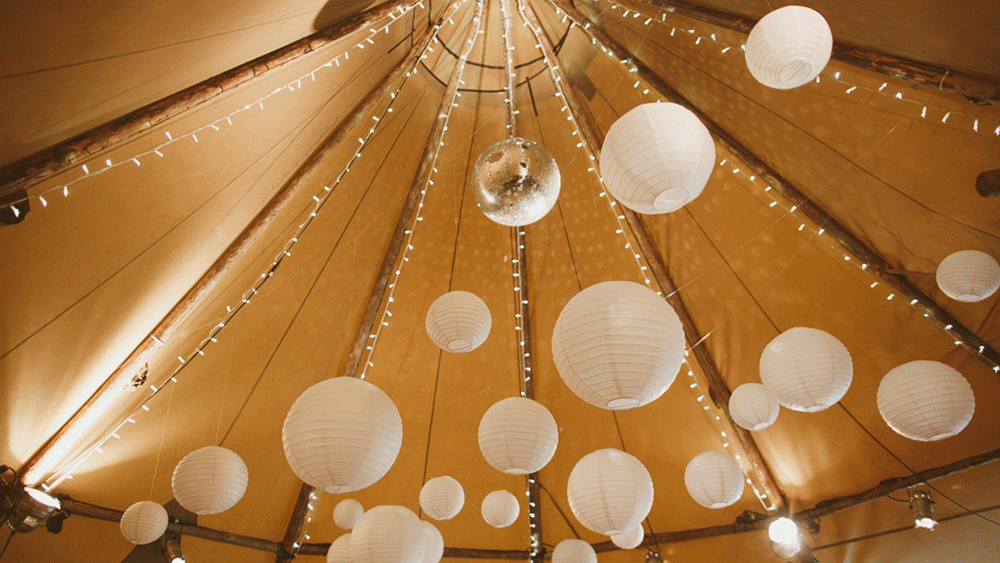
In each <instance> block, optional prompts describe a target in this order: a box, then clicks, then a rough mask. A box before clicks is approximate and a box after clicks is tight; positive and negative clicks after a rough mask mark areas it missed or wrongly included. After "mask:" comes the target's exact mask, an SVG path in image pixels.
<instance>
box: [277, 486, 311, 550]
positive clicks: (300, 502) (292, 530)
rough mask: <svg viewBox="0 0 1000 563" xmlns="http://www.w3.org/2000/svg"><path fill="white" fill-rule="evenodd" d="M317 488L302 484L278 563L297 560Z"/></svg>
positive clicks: (282, 542)
mask: <svg viewBox="0 0 1000 563" xmlns="http://www.w3.org/2000/svg"><path fill="white" fill-rule="evenodd" d="M315 492H316V487H313V486H312V485H307V484H306V483H302V487H301V488H300V489H299V496H298V498H297V499H295V507H294V508H292V516H291V518H289V520H288V528H286V529H285V537H284V538H283V539H282V540H281V551H279V552H278V557H277V559H276V561H277V563H288V562H289V561H291V560H292V559H295V555H296V553H298V547H299V546H298V545H297V544H298V541H299V536H300V535H301V534H302V528H304V527H305V524H306V515H307V514H309V503H310V502H311V501H312V497H313V494H314V493H315Z"/></svg>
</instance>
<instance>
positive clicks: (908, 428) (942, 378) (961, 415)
mask: <svg viewBox="0 0 1000 563" xmlns="http://www.w3.org/2000/svg"><path fill="white" fill-rule="evenodd" d="M877 400H878V411H879V412H880V413H882V418H883V419H885V422H886V424H888V425H889V427H890V428H892V429H893V430H895V431H896V432H898V433H900V434H902V435H903V436H906V437H907V438H909V439H911V440H920V441H921V442H933V441H935V440H943V439H944V438H950V437H951V436H954V435H955V434H958V433H959V432H961V431H962V429H964V428H965V426H966V425H967V424H969V421H970V420H972V414H973V412H974V411H975V410H976V398H975V397H974V396H973V394H972V387H970V386H969V382H968V381H966V380H965V377H963V376H962V374H961V373H959V372H958V371H956V370H955V369H954V368H952V367H951V366H948V365H945V364H942V363H941V362H932V361H926V360H918V361H915V362H908V363H905V364H903V365H901V366H899V367H896V368H894V369H892V370H891V371H890V372H889V373H887V374H886V376H885V377H884V378H882V383H880V384H879V386H878V399H877Z"/></svg>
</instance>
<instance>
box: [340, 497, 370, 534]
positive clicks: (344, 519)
mask: <svg viewBox="0 0 1000 563" xmlns="http://www.w3.org/2000/svg"><path fill="white" fill-rule="evenodd" d="M364 513H365V507H363V506H361V503H360V502H358V501H356V500H354V499H352V498H345V499H344V500H342V501H340V502H338V503H337V506H336V507H334V509H333V521H334V523H336V524H337V526H339V527H340V528H341V529H344V530H350V529H351V528H353V527H354V525H355V524H357V523H358V518H361V515H362V514H364Z"/></svg>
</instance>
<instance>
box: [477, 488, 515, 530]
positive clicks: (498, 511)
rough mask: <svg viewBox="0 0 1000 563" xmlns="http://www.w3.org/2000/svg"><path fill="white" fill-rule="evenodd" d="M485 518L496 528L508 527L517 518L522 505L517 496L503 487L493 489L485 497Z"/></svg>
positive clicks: (483, 507) (483, 510) (483, 509)
mask: <svg viewBox="0 0 1000 563" xmlns="http://www.w3.org/2000/svg"><path fill="white" fill-rule="evenodd" d="M482 512H483V520H486V523H487V524H489V525H490V526H493V527H494V528H506V527H507V526H510V525H511V524H513V523H514V521H515V520H517V515H518V514H520V513H521V505H520V504H519V503H518V502H517V497H515V496H514V495H512V494H511V493H509V492H507V491H505V490H503V489H501V490H499V491H493V492H492V493H490V494H488V495H486V498H484V499H483V506H482Z"/></svg>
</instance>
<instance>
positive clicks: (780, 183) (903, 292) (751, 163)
mask: <svg viewBox="0 0 1000 563" xmlns="http://www.w3.org/2000/svg"><path fill="white" fill-rule="evenodd" d="M548 1H549V3H551V4H552V5H553V6H555V7H556V8H557V9H558V10H561V11H562V12H563V13H565V14H566V15H567V17H569V19H570V20H572V21H573V22H574V23H575V24H576V25H579V26H580V27H583V26H584V25H589V27H588V29H587V31H588V33H590V34H592V35H593V37H594V38H595V39H596V40H597V41H598V42H599V43H602V44H603V46H604V47H605V48H607V49H611V50H612V52H615V53H629V54H630V55H631V51H629V50H628V49H626V48H625V46H623V45H621V44H620V43H618V42H617V41H615V40H614V39H612V38H611V37H610V36H609V35H608V34H607V33H606V32H605V31H604V30H603V29H601V28H600V27H599V26H596V25H592V24H590V22H589V21H587V19H586V18H585V17H584V15H583V14H582V13H580V11H579V10H577V9H576V8H574V7H573V5H572V4H570V2H569V0H548ZM631 60H632V63H633V65H634V68H635V69H636V72H637V74H638V75H639V78H640V79H642V80H643V81H645V82H646V83H647V84H649V85H650V86H651V87H652V88H653V89H655V90H656V91H657V93H658V94H659V95H660V96H662V97H663V98H665V99H667V100H668V101H671V102H673V103H676V104H679V105H682V106H684V107H685V108H687V109H689V110H691V111H692V112H693V113H694V114H695V115H696V116H697V117H698V119H700V120H701V122H702V123H704V124H705V126H706V127H708V130H709V131H711V133H712V137H713V138H714V139H715V141H716V142H717V143H719V144H720V145H722V146H723V147H724V148H725V149H726V150H728V151H729V152H731V153H732V154H733V155H734V156H735V157H736V158H738V159H739V160H740V161H741V162H743V164H745V165H746V166H747V167H748V168H750V169H752V170H753V171H754V173H755V174H756V175H757V176H758V177H759V178H760V179H761V180H763V181H765V182H767V184H768V185H769V186H771V187H772V188H774V189H775V190H776V191H778V192H779V193H781V195H782V196H784V197H785V199H787V200H788V201H789V202H790V203H791V204H792V205H794V206H795V207H797V208H798V209H800V210H801V211H802V213H803V215H805V216H806V217H808V218H809V219H810V220H811V221H812V222H813V223H815V224H817V225H820V226H822V227H823V229H824V230H825V232H826V234H828V235H830V237H831V238H832V239H833V240H835V241H837V243H838V244H839V245H840V247H841V249H842V250H843V251H844V252H846V253H848V254H850V255H851V256H853V257H854V258H855V259H857V260H858V261H860V262H861V263H862V264H867V265H868V268H867V269H868V270H870V271H871V272H872V275H874V276H875V277H876V278H878V279H879V280H881V281H882V282H883V283H885V284H886V285H888V286H889V287H891V288H893V289H894V290H895V291H896V293H898V294H900V296H901V297H903V298H905V299H906V300H908V301H914V300H915V301H914V303H913V307H914V308H915V309H916V310H917V311H918V312H920V313H923V314H924V315H925V316H927V317H928V318H930V319H933V320H934V321H936V322H938V323H939V324H940V325H941V326H943V327H949V328H947V330H948V331H949V335H950V336H953V337H954V338H955V340H956V341H958V342H961V343H963V344H964V345H965V346H966V347H967V348H969V350H971V351H972V352H974V353H975V355H976V357H977V358H979V359H980V360H981V361H982V362H983V363H985V364H986V365H987V366H989V367H990V368H991V369H993V371H995V372H1000V367H998V366H1000V353H998V352H997V351H996V350H995V349H994V348H993V347H992V346H990V345H989V344H987V343H986V342H985V341H983V340H982V339H981V338H979V336H978V335H976V334H975V333H974V332H972V330H970V329H969V328H968V327H966V326H965V325H963V324H962V323H960V322H959V321H958V320H957V319H956V318H955V317H953V316H951V314H950V313H948V311H946V310H945V309H944V308H943V307H941V306H940V305H938V304H937V303H936V302H935V301H934V300H933V299H931V298H930V297H928V296H927V295H925V294H924V293H923V292H922V291H920V289H918V288H917V286H915V285H913V283H912V282H910V280H908V279H907V278H906V277H904V276H900V275H898V274H892V273H890V272H889V270H891V269H894V266H893V265H892V264H890V263H889V261H888V260H886V259H885V258H883V257H882V256H881V255H880V254H879V253H878V252H877V251H876V250H875V249H873V248H871V247H870V246H868V245H867V244H865V243H864V242H862V240H861V239H860V238H858V237H857V236H856V235H855V234H854V233H853V232H851V230H850V229H848V228H847V227H846V226H844V225H843V224H842V223H841V222H840V221H838V220H837V219H836V218H834V217H833V216H831V215H830V214H829V213H828V212H827V211H826V210H825V209H823V208H822V207H821V206H820V205H819V204H817V203H816V202H814V201H813V200H812V199H810V198H809V197H808V196H806V195H805V194H804V193H803V192H802V191H801V190H800V189H798V188H797V187H795V186H794V185H792V184H791V183H790V182H789V181H788V180H785V179H784V178H783V177H782V176H781V175H780V174H778V173H777V172H776V171H774V170H773V169H772V168H771V167H770V166H768V165H767V164H766V163H765V162H764V161H763V160H762V159H761V158H760V157H758V156H757V155H756V154H754V153H753V152H752V151H751V150H750V149H748V148H747V147H745V146H744V145H743V144H741V143H740V142H739V141H737V140H736V138H735V137H733V136H732V135H731V134H729V132H728V131H726V129H724V128H723V127H722V126H720V125H719V124H718V123H716V122H715V121H713V120H712V119H711V118H710V117H709V116H708V115H706V114H705V113H704V112H702V111H701V110H700V109H698V108H697V107H696V106H695V105H694V104H692V103H691V102H689V101H688V100H687V99H686V98H684V96H682V95H681V94H680V93H679V92H677V91H676V90H674V89H673V88H671V87H670V86H669V85H667V83H666V82H664V81H663V80H662V79H660V77H659V76H657V75H656V74H655V73H654V72H653V71H652V70H651V69H650V68H649V67H647V66H646V65H645V63H643V62H642V61H640V60H638V59H636V58H634V57H632V59H631Z"/></svg>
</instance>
